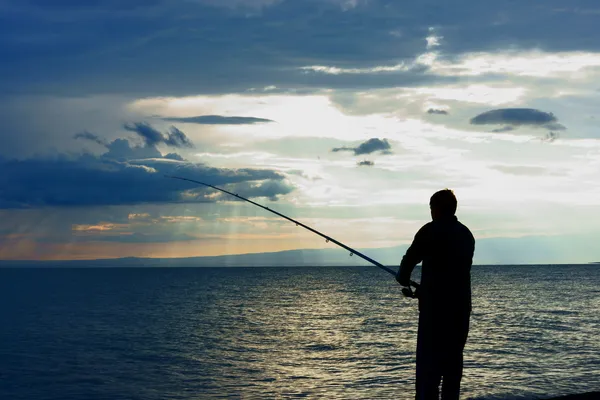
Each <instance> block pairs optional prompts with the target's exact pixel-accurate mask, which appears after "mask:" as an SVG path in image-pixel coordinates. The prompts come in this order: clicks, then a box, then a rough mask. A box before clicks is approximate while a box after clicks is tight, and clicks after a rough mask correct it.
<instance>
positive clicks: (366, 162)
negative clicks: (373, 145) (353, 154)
mask: <svg viewBox="0 0 600 400" xmlns="http://www.w3.org/2000/svg"><path fill="white" fill-rule="evenodd" d="M356 165H358V166H359V167H372V166H373V165H375V163H374V162H373V161H369V160H363V161H359V162H357V163H356Z"/></svg>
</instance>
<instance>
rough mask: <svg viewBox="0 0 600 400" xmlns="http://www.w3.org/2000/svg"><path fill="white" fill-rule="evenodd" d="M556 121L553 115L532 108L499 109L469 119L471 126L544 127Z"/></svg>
mask: <svg viewBox="0 0 600 400" xmlns="http://www.w3.org/2000/svg"><path fill="white" fill-rule="evenodd" d="M557 121H558V120H557V118H556V117H555V116H554V114H552V113H548V112H544V111H540V110H536V109H534V108H499V109H496V110H491V111H486V112H484V113H482V114H479V115H477V116H475V117H474V118H471V124H473V125H509V126H521V125H530V126H545V125H548V124H555V123H557Z"/></svg>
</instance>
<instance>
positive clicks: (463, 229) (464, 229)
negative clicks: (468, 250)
mask: <svg viewBox="0 0 600 400" xmlns="http://www.w3.org/2000/svg"><path fill="white" fill-rule="evenodd" d="M456 223H457V224H458V226H459V227H460V229H461V230H462V231H463V233H464V234H465V235H468V236H470V237H471V238H474V236H473V233H472V232H471V230H470V229H469V227H468V226H466V225H465V224H463V223H462V222H460V221H459V220H456ZM473 240H474V239H473Z"/></svg>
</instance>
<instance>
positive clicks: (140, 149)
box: [102, 139, 162, 161]
mask: <svg viewBox="0 0 600 400" xmlns="http://www.w3.org/2000/svg"><path fill="white" fill-rule="evenodd" d="M106 148H107V149H108V151H107V152H106V153H104V154H103V155H102V157H103V158H107V159H111V160H117V161H127V160H136V159H145V158H161V157H162V154H161V153H160V151H158V150H157V149H156V147H154V146H148V145H144V146H133V147H132V146H131V145H130V143H129V141H128V140H127V139H115V140H113V141H112V142H110V143H109V144H108V145H106Z"/></svg>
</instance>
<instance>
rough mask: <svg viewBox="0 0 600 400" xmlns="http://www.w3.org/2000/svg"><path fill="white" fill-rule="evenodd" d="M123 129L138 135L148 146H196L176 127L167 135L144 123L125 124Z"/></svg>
mask: <svg viewBox="0 0 600 400" xmlns="http://www.w3.org/2000/svg"><path fill="white" fill-rule="evenodd" d="M123 127H124V128H125V130H128V131H130V132H135V133H137V134H138V135H139V136H140V137H141V138H142V139H143V140H144V142H146V145H147V146H156V145H157V144H161V143H163V144H166V145H167V146H172V147H189V148H193V147H194V144H193V143H192V142H191V141H190V140H189V139H188V138H187V136H185V133H183V132H182V131H180V130H179V129H177V128H176V127H174V126H172V127H171V129H170V132H167V133H166V134H162V133H161V132H159V131H158V130H156V129H154V128H153V127H152V126H151V125H150V124H147V123H143V122H136V123H133V124H125V125H124V126H123Z"/></svg>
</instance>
